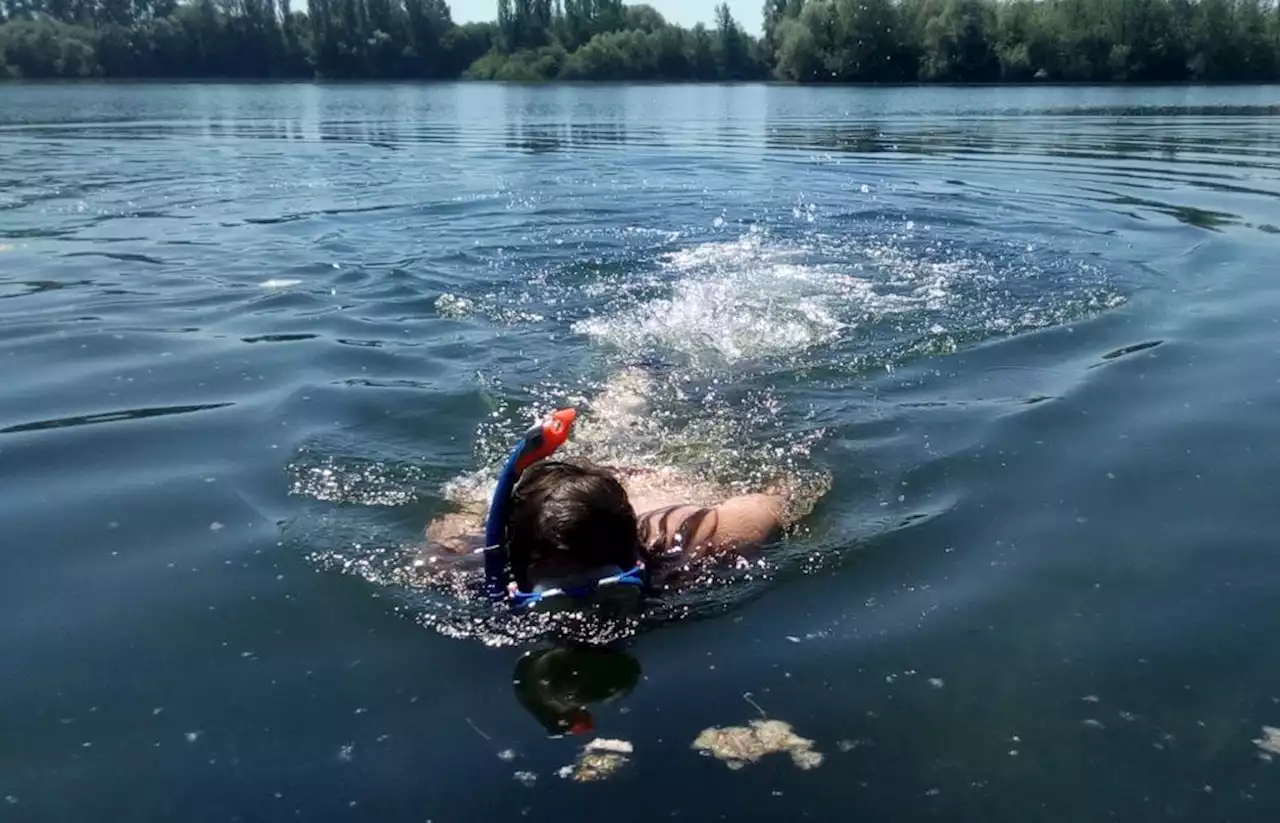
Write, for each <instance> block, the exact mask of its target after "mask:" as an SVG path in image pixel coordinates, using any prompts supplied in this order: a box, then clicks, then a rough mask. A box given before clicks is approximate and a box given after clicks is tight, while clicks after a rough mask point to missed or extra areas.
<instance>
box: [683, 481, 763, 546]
mask: <svg viewBox="0 0 1280 823" xmlns="http://www.w3.org/2000/svg"><path fill="white" fill-rule="evenodd" d="M785 508H786V501H785V500H784V499H783V498H781V497H779V496H778V495H776V494H744V495H741V496H739V497H731V498H729V499H728V500H726V501H724V502H723V503H721V504H720V505H718V506H716V507H715V513H716V517H715V520H716V522H715V525H714V529H713V530H712V531H711V532H710V533H708V534H695V535H693V546H694V547H695V548H698V549H699V551H701V552H703V553H704V554H714V553H716V552H719V551H729V550H733V549H756V548H760V547H761V546H764V545H767V544H769V543H772V542H773V541H775V540H777V539H778V538H779V537H781V536H782V517H783V512H784V510H785ZM705 528H706V527H705V526H704V527H703V529H700V530H699V531H703V530H704V529H705ZM704 545H705V546H706V547H707V549H705V550H704V549H702V548H701V547H702V546H704Z"/></svg>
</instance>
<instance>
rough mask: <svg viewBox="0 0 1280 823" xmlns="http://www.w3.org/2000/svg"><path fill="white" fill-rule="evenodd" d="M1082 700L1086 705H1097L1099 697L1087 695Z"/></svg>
mask: <svg viewBox="0 0 1280 823" xmlns="http://www.w3.org/2000/svg"><path fill="white" fill-rule="evenodd" d="M1080 699H1081V700H1083V701H1084V702H1086V703H1097V702H1098V696H1097V695H1096V694H1086V695H1085V696H1084V697H1082V698H1080Z"/></svg>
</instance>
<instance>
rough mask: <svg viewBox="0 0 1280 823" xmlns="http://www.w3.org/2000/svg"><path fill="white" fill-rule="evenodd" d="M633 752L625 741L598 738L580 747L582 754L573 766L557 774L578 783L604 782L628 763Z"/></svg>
mask: <svg viewBox="0 0 1280 823" xmlns="http://www.w3.org/2000/svg"><path fill="white" fill-rule="evenodd" d="M634 751H635V747H633V746H632V745H631V744H630V743H628V742H627V741H626V740H609V739H608V738H604V737H598V738H596V739H595V740H592V741H591V742H590V743H588V744H587V745H585V746H583V747H582V752H581V754H579V755H578V759H577V761H576V762H575V763H574V764H573V765H571V766H565V767H564V768H562V769H560V771H559V772H557V774H559V775H560V776H561V777H562V778H572V779H573V780H576V781H577V782H579V783H594V782H596V781H598V780H605V779H606V778H608V777H610V776H611V775H613V773H614V772H616V771H618V770H619V769H621V768H622V767H623V766H625V765H627V764H628V763H630V762H631V755H632V753H633V752H634Z"/></svg>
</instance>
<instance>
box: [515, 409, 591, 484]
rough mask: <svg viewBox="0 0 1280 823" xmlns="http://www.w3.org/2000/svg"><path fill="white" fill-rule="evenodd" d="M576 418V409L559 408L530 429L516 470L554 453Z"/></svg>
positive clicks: (525, 467)
mask: <svg viewBox="0 0 1280 823" xmlns="http://www.w3.org/2000/svg"><path fill="white" fill-rule="evenodd" d="M577 419H578V410H577V409H575V408H567V409H560V410H559V411H556V412H552V414H551V416H550V417H549V418H547V420H546V421H545V422H544V423H543V424H542V426H541V427H540V428H539V427H535V428H534V429H532V430H531V431H530V432H529V434H528V435H526V436H525V437H526V439H525V447H524V452H523V453H522V454H521V455H520V460H519V462H518V463H517V464H516V472H517V473H519V472H523V471H524V470H525V469H527V468H529V467H530V466H532V465H533V464H534V463H537V462H538V461H539V460H545V459H546V458H548V457H550V456H551V455H552V454H554V453H555V451H556V449H558V448H560V447H561V446H563V445H564V444H565V441H566V440H568V439H569V435H570V433H571V432H572V431H573V424H574V422H575V421H577Z"/></svg>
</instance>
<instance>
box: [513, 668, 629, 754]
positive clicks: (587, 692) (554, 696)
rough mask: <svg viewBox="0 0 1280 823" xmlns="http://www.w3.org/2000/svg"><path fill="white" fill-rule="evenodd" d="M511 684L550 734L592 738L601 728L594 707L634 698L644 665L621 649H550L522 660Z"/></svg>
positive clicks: (522, 702)
mask: <svg viewBox="0 0 1280 823" xmlns="http://www.w3.org/2000/svg"><path fill="white" fill-rule="evenodd" d="M512 681H513V683H514V686H515V693H516V699H517V700H518V701H520V705H521V706H524V708H525V709H526V710H527V711H528V712H529V714H531V715H533V717H534V719H536V720H537V721H538V722H539V723H540V724H541V725H542V727H543V728H544V729H546V731H547V734H549V735H552V736H554V737H560V736H563V735H566V734H572V735H577V734H587V733H590V732H594V731H595V730H596V721H595V716H594V715H593V714H592V711H591V707H592V706H599V705H606V704H609V703H612V702H614V701H617V700H620V699H621V698H623V697H626V696H627V695H628V694H630V693H631V692H632V691H633V690H634V689H635V687H636V684H637V683H639V682H640V661H639V660H637V659H636V658H635V657H633V656H632V655H631V654H629V653H628V652H626V651H625V650H623V649H621V648H619V647H612V648H610V647H600V646H582V645H555V646H545V647H542V648H538V649H534V650H532V651H529V652H527V653H525V654H524V655H522V656H521V657H520V659H519V660H518V661H517V662H516V668H515V673H514V674H513V676H512Z"/></svg>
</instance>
